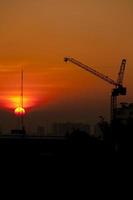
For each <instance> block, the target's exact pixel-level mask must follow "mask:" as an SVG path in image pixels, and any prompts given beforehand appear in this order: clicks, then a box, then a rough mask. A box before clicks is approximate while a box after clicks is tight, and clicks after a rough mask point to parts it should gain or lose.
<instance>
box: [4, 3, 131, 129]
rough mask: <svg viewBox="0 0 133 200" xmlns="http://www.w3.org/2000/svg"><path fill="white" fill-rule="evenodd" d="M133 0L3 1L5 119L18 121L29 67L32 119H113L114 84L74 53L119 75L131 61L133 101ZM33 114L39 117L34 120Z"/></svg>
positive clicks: (27, 91)
mask: <svg viewBox="0 0 133 200" xmlns="http://www.w3.org/2000/svg"><path fill="white" fill-rule="evenodd" d="M132 8H133V3H132V1H130V0H127V1H124V0H118V1H115V0H112V1H110V2H109V1H108V2H107V1H105V0H103V1H102V2H100V1H99V0H95V1H93V0H90V1H87V0H78V1H76V0H68V1H65V2H63V1H61V0H57V1H54V0H46V1H42V0H38V1H36V0H23V1H22V0H19V1H17V0H13V1H9V0H7V1H2V2H0V24H1V31H0V38H1V48H0V110H1V111H0V125H1V126H4V127H7V128H8V127H9V128H10V127H12V126H14V124H15V123H16V117H15V115H14V113H13V112H14V109H15V107H16V104H17V102H18V101H19V100H18V98H19V96H20V91H19V89H20V88H19V86H20V70H21V67H23V69H24V107H26V109H27V116H26V123H27V125H28V123H30V124H31V125H30V126H31V127H32V124H33V125H35V126H38V125H39V124H40V123H41V124H42V123H43V122H44V121H46V120H48V121H52V122H53V121H59V122H61V121H72V122H73V121H77V122H80V121H81V122H87V123H89V124H91V123H95V122H96V121H97V119H98V116H99V115H103V116H104V117H105V119H106V120H109V115H110V92H111V89H112V87H111V86H109V85H108V84H106V83H105V82H104V81H102V80H99V79H98V78H97V77H94V76H92V75H91V74H89V73H86V72H85V71H83V70H81V69H78V68H77V67H76V66H73V65H71V64H69V65H68V64H66V63H64V61H63V58H64V56H72V57H74V58H77V59H78V60H80V61H82V62H83V63H85V64H87V65H89V66H92V67H94V69H97V70H98V71H100V72H101V73H104V74H107V75H109V77H112V78H113V80H116V78H117V73H118V69H119V66H120V62H121V60H122V59H123V58H125V59H127V67H126V72H125V80H124V85H125V86H126V87H127V89H128V93H127V96H126V97H122V98H120V100H119V102H121V101H122V102H123V101H124V102H132V99H133V92H132V73H133V70H132V65H133V58H132V35H133V26H132V19H133V12H132ZM31 119H32V120H31Z"/></svg>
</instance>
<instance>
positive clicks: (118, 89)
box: [64, 57, 126, 122]
mask: <svg viewBox="0 0 133 200" xmlns="http://www.w3.org/2000/svg"><path fill="white" fill-rule="evenodd" d="M64 61H65V62H68V61H69V62H71V63H73V64H75V65H77V66H78V67H81V68H82V69H84V70H86V71H88V72H90V73H92V74H93V75H95V76H97V77H99V78H100V79H102V80H104V81H106V82H108V83H109V84H111V85H114V86H115V88H113V89H112V92H111V122H112V121H113V120H115V118H116V110H117V97H118V96H119V95H126V88H125V87H123V78H124V71H125V66H126V60H125V59H123V60H122V62H121V66H120V70H119V73H118V79H117V81H114V80H113V79H111V78H110V77H108V76H106V75H104V74H102V73H100V72H98V71H96V70H95V69H93V68H92V67H89V66H87V65H85V64H83V63H81V62H79V61H78V60H76V59H74V58H72V57H64Z"/></svg>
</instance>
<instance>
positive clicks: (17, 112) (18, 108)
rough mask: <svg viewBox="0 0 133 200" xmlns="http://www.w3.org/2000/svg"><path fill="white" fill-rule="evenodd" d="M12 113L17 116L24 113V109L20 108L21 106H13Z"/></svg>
mask: <svg viewBox="0 0 133 200" xmlns="http://www.w3.org/2000/svg"><path fill="white" fill-rule="evenodd" d="M14 113H15V114H16V115H18V116H22V115H24V114H25V109H24V108H22V107H21V106H19V107H17V108H15V110H14Z"/></svg>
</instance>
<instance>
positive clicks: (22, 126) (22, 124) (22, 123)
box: [21, 68, 24, 130]
mask: <svg viewBox="0 0 133 200" xmlns="http://www.w3.org/2000/svg"><path fill="white" fill-rule="evenodd" d="M23 80H24V71H23V68H22V69H21V108H22V109H23V104H24V103H23V89H24V88H23ZM21 129H22V130H24V114H23V113H22V115H21Z"/></svg>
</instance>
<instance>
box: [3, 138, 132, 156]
mask: <svg viewBox="0 0 133 200" xmlns="http://www.w3.org/2000/svg"><path fill="white" fill-rule="evenodd" d="M127 146H128V145H123V146H122V145H121V146H120V145H119V144H117V145H115V144H113V143H111V142H104V141H99V140H96V139H95V138H90V137H88V136H87V137H86V136H85V137H81V136H80V137H28V136H17V135H16V136H3V137H2V136H1V137H0V157H1V158H2V157H4V158H16V157H17V158H23V159H24V158H29V159H30V158H39V159H40V158H41V159H46V160H58V159H60V160H70V159H71V160H73V159H85V160H88V159H92V158H93V159H100V158H103V157H104V158H106V159H108V160H112V158H113V159H114V158H116V157H119V156H124V155H127V154H129V152H127ZM129 151H130V150H129Z"/></svg>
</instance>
